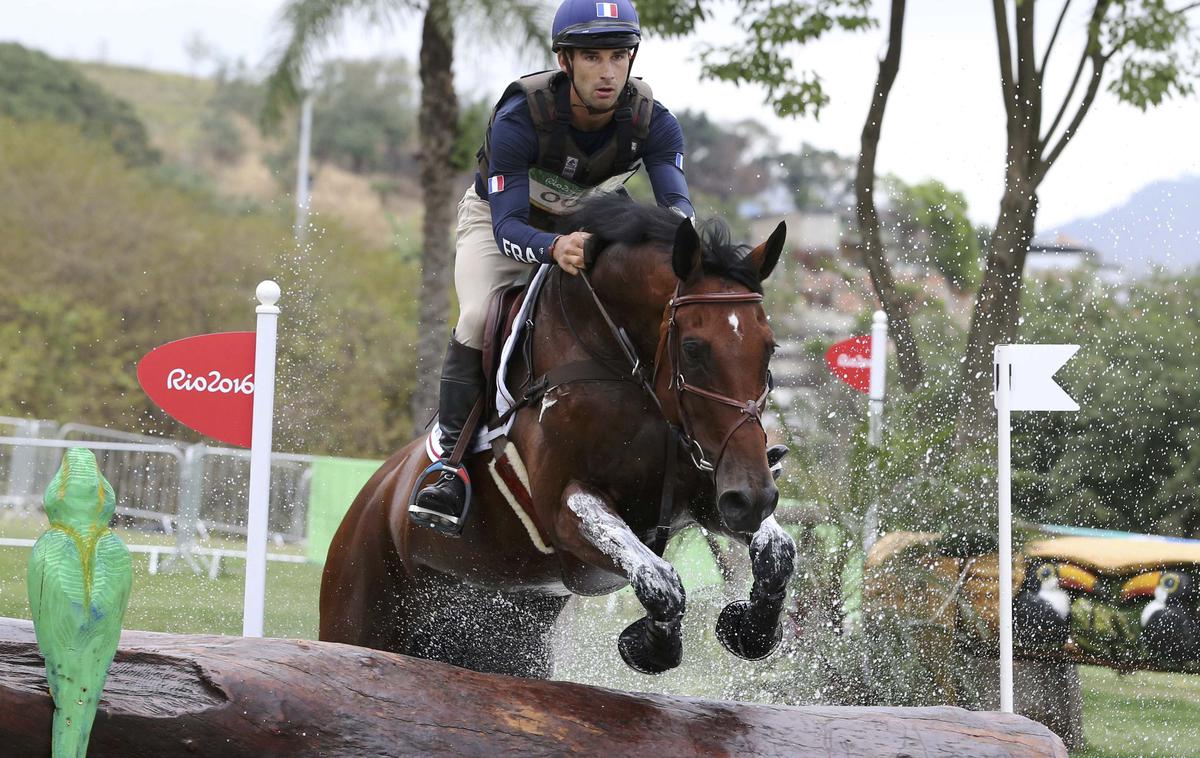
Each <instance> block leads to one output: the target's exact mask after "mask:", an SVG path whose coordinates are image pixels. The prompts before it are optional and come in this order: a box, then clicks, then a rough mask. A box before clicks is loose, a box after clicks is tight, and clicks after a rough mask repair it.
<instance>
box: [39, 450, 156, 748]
mask: <svg viewBox="0 0 1200 758" xmlns="http://www.w3.org/2000/svg"><path fill="white" fill-rule="evenodd" d="M43 502H44V503H45V506H46V516H47V517H48V518H49V519H50V529H49V530H47V531H46V532H45V533H44V534H43V535H42V536H41V537H39V538H38V540H37V542H36V543H34V545H33V553H32V555H30V557H29V575H28V581H29V608H30V610H31V611H32V615H33V630H34V634H35V635H36V636H37V642H38V647H39V648H40V649H41V651H42V655H43V656H44V657H45V659H46V678H47V679H48V680H49V684H50V695H51V697H53V698H54V723H53V732H52V738H51V739H52V742H51V745H52V751H51V752H52V755H53V756H54V758H83V756H85V755H87V745H88V738H89V736H90V735H91V731H92V721H93V719H95V717H96V706H97V704H98V703H99V701H100V691H101V690H102V689H103V688H104V680H105V679H106V678H107V677H108V669H109V666H111V665H112V660H113V655H114V654H115V653H116V650H117V641H118V639H119V638H120V636H121V621H122V619H123V618H124V616H125V608H126V606H127V605H128V603H129V590H130V586H131V585H132V583H133V572H132V567H131V563H130V560H129V550H128V549H127V548H126V547H125V544H124V543H123V542H121V540H120V538H118V537H117V536H116V535H115V534H113V532H112V530H110V529H109V528H108V521H109V519H111V518H112V516H113V512H114V511H115V510H116V496H115V495H114V494H113V488H112V485H110V484H109V483H108V480H106V479H105V478H104V476H103V475H102V474H101V473H100V468H99V467H98V466H97V465H96V456H95V455H93V454H92V452H91V451H90V450H86V449H83V448H72V449H70V450H68V451H67V454H66V455H65V456H64V457H63V461H62V465H61V466H60V467H59V469H58V473H57V474H55V475H54V478H53V479H52V480H51V481H50V485H49V486H48V487H46V494H45V497H44V499H43Z"/></svg>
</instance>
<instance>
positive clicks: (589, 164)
mask: <svg viewBox="0 0 1200 758" xmlns="http://www.w3.org/2000/svg"><path fill="white" fill-rule="evenodd" d="M640 42H641V28H640V25H639V23H638V16H637V11H636V10H634V7H633V5H632V3H631V2H630V0H615V2H603V3H601V2H595V0H565V2H563V4H562V5H561V6H560V7H559V9H558V12H557V13H555V16H554V24H553V47H552V49H553V51H554V52H556V53H557V54H558V66H559V70H557V71H544V72H541V73H537V74H530V75H528V76H525V77H522V78H521V79H519V80H517V81H516V82H513V83H512V84H510V85H509V86H508V88H507V89H505V91H504V94H503V95H502V96H501V98H500V101H499V102H498V103H497V104H496V107H495V109H494V110H493V111H492V116H491V120H490V122H489V124H488V130H487V134H486V137H485V139H484V144H483V146H482V147H481V148H480V150H479V154H478V157H479V168H478V171H477V173H476V175H475V182H474V184H472V186H470V187H468V188H467V191H466V193H464V194H463V197H462V200H461V201H460V202H459V205H458V230H457V249H456V254H455V262H454V287H455V290H456V292H457V294H458V301H459V318H458V324H457V325H456V326H455V329H454V336H453V337H452V338H451V340H450V345H449V347H448V349H447V351H446V358H445V362H444V363H443V365H442V379H441V391H440V398H439V404H438V424H439V426H440V430H441V446H442V457H441V465H442V473H441V475H440V476H439V477H438V479H437V480H436V481H435V482H433V483H432V484H431V485H429V486H428V487H425V488H424V489H422V490H421V491H420V493H418V495H417V498H416V502H415V503H414V504H413V505H412V506H411V507H410V509H409V517H410V518H411V519H412V521H413V522H414V523H416V524H420V525H422V526H429V527H432V528H433V529H435V530H437V531H439V532H442V533H443V534H448V535H457V534H459V533H461V531H462V527H463V523H462V522H463V518H462V516H463V508H464V504H465V499H466V490H467V485H468V481H469V480H468V478H467V472H466V468H465V467H464V466H462V465H461V460H462V457H463V452H464V450H465V447H466V446H467V445H469V444H470V440H469V437H470V435H471V434H472V433H473V429H471V428H469V427H470V426H471V422H473V420H474V419H472V415H473V414H472V410H473V409H474V408H475V406H476V404H477V402H478V401H479V399H480V397H481V396H482V393H483V391H484V387H485V382H486V378H485V376H484V368H483V362H482V359H481V349H482V346H483V339H484V337H483V334H484V322H485V319H486V313H487V303H488V300H489V298H490V296H491V295H492V294H493V293H495V292H496V291H498V290H501V289H504V288H505V287H508V286H510V285H512V284H518V283H520V282H523V281H524V280H525V279H526V278H528V276H529V273H530V267H531V265H536V264H547V263H556V264H558V266H560V267H561V268H562V269H563V270H564V271H566V272H567V273H568V274H572V275H575V274H578V273H579V271H580V270H582V269H583V267H584V244H585V243H586V241H587V240H588V238H589V237H590V236H591V235H590V234H589V233H587V232H583V231H576V232H573V233H571V234H565V235H555V234H553V233H552V232H550V231H549V230H550V229H552V228H553V227H554V224H555V217H556V216H559V215H562V214H565V213H567V212H569V211H570V210H571V209H572V208H573V207H574V206H575V205H576V203H577V201H578V199H579V197H580V196H581V195H582V194H583V193H584V192H585V191H586V190H588V189H590V188H594V187H596V186H597V185H599V184H601V183H603V182H605V181H606V180H609V183H610V184H615V185H619V184H620V183H621V182H622V181H623V180H624V179H626V178H628V175H631V174H632V173H633V171H635V170H636V168H637V166H638V164H639V162H640V164H641V165H643V166H645V168H646V173H647V174H648V176H649V179H650V184H651V186H652V188H653V190H654V196H655V198H656V200H657V201H658V204H659V205H660V206H665V207H669V208H671V209H673V210H675V211H676V212H677V213H678V214H679V215H680V216H681V217H683V218H691V217H693V216H694V215H695V211H694V210H693V208H692V204H691V201H690V200H689V198H688V189H687V182H686V180H685V179H684V172H683V154H684V146H683V133H682V130H681V129H680V127H679V122H678V121H676V120H675V117H674V116H673V115H672V114H671V112H670V111H668V110H667V109H666V108H664V107H663V106H662V105H661V104H660V103H659V102H657V101H656V100H654V99H653V95H652V94H651V91H650V87H649V86H648V85H647V84H646V83H645V82H643V81H641V80H640V79H633V78H631V77H630V75H629V73H630V69H631V67H632V65H633V60H634V57H635V56H636V55H637V50H638V45H639V44H640ZM474 415H475V416H476V417H477V416H478V411H477V412H476V413H475V414H474Z"/></svg>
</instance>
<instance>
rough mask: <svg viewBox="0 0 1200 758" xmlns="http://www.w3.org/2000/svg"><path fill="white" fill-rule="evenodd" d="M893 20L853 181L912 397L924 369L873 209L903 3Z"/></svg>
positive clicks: (878, 289)
mask: <svg viewBox="0 0 1200 758" xmlns="http://www.w3.org/2000/svg"><path fill="white" fill-rule="evenodd" d="M891 7H892V16H891V21H890V23H889V27H888V49H887V53H886V54H885V55H884V57H883V60H881V61H880V62H879V75H878V76H877V78H876V79H875V93H874V96H873V97H872V98H871V107H870V109H869V110H868V112H867V120H866V123H865V124H863V130H862V142H861V149H860V150H859V157H858V171H857V173H856V174H855V178H854V197H855V212H856V215H857V217H858V234H859V238H860V243H861V245H862V252H863V260H864V263H866V266H867V273H868V274H869V276H870V280H871V287H872V288H873V289H874V290H875V295H876V296H877V297H878V298H879V302H880V304H881V305H882V306H883V311H884V313H886V314H887V317H888V324H889V326H890V327H891V328H890V331H891V336H892V340H893V342H894V343H895V345H896V357H897V362H898V363H899V365H900V383H901V385H903V386H904V389H905V390H907V391H909V392H912V391H913V390H915V389H916V388H917V387H918V386H919V385H920V384H921V382H922V381H923V380H924V373H925V368H924V366H923V365H922V363H921V355H920V349H919V348H918V346H917V343H916V339H915V338H914V337H913V331H912V325H911V324H910V323H909V321H908V313H907V312H906V311H905V308H904V305H903V303H902V302H901V300H900V298H899V297H898V296H897V293H896V282H895V279H894V278H893V277H892V270H891V266H890V265H889V264H888V260H887V256H886V255H885V254H884V248H883V240H882V236H881V234H880V231H879V213H878V210H877V209H876V207H875V193H874V189H875V159H876V155H877V152H878V148H879V133H880V130H881V128H882V126H883V114H884V111H885V110H886V108H887V101H888V95H889V94H890V93H891V90H892V85H893V84H894V83H895V81H896V74H897V72H898V71H899V69H900V49H901V43H902V42H903V39H904V7H905V0H892V3H891Z"/></svg>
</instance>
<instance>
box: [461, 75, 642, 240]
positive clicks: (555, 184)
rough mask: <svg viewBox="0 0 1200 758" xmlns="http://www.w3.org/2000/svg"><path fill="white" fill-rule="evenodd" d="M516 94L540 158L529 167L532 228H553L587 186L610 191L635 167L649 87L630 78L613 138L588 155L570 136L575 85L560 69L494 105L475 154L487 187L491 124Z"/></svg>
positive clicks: (511, 90)
mask: <svg viewBox="0 0 1200 758" xmlns="http://www.w3.org/2000/svg"><path fill="white" fill-rule="evenodd" d="M518 92H523V93H524V94H525V99H526V102H528V104H529V115H530V117H531V118H532V120H533V126H534V128H535V129H536V130H537V138H538V155H537V161H536V162H535V163H534V165H532V166H530V167H529V206H530V207H529V211H530V213H529V224H530V226H533V227H536V228H539V229H545V230H548V229H552V228H553V226H554V218H553V217H554V216H560V215H564V214H566V213H570V212H571V210H572V208H574V206H576V205H578V203H579V202H580V200H581V199H582V198H583V197H584V196H586V195H587V194H588V192H589V190H592V191H599V192H605V191H612V190H614V189H616V188H617V187H619V186H620V185H622V184H624V183H625V181H626V180H627V179H628V178H629V177H630V176H632V175H633V173H634V172H635V171H637V168H638V165H639V161H640V157H641V148H642V145H643V144H644V143H645V141H646V136H647V135H648V134H649V133H650V119H651V117H652V116H653V113H654V95H653V93H652V92H651V90H650V85H648V84H646V83H645V82H643V81H642V80H641V79H635V78H634V77H630V78H629V81H628V82H627V83H626V84H625V89H624V90H622V92H621V94H620V96H619V97H618V98H617V108H616V110H615V111H614V113H613V121H614V122H615V123H616V128H615V129H614V130H613V134H612V137H611V138H610V139H609V140H608V141H607V142H605V143H604V144H603V145H602V146H601V147H600V148H599V149H598V150H596V151H595V152H593V153H591V154H590V155H589V154H587V153H585V152H584V151H583V150H582V149H580V147H579V145H577V144H575V140H574V139H572V138H571V133H570V126H571V83H570V81H569V80H568V79H567V75H566V74H565V73H563V72H562V71H558V70H553V71H541V72H538V73H536V74H527V75H525V76H523V77H521V78H520V79H518V80H517V81H515V82H513V83H512V84H510V85H508V87H506V88H505V90H504V94H503V95H501V96H500V100H499V101H497V103H496V106H495V107H494V108H492V115H491V118H489V119H488V128H487V131H486V132H485V133H484V138H483V145H482V146H481V147H480V148H479V151H478V152H477V153H476V154H475V157H476V158H477V159H478V161H479V175H480V176H481V177H483V183H484V186H486V185H487V180H488V178H489V166H490V165H491V161H492V123H493V122H494V121H495V120H496V112H497V111H499V110H500V106H501V105H502V104H503V103H504V101H506V100H508V98H510V97H512V96H513V95H515V94H516V93H518ZM602 185H603V186H602ZM610 185H611V186H610Z"/></svg>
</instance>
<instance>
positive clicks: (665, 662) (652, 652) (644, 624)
mask: <svg viewBox="0 0 1200 758" xmlns="http://www.w3.org/2000/svg"><path fill="white" fill-rule="evenodd" d="M617 650H619V651H620V653H621V658H622V659H623V660H624V661H625V663H626V664H628V666H629V668H631V669H633V670H634V671H637V672H640V673H642V674H661V673H663V672H664V671H670V670H671V669H673V668H675V667H676V666H678V665H679V664H680V662H681V661H682V660H683V640H682V637H681V635H680V632H679V625H678V624H677V623H676V624H664V623H661V622H655V621H652V620H651V619H650V617H649V616H645V617H643V618H640V619H638V620H637V621H635V622H633V623H632V624H630V625H629V626H627V627H625V631H623V632H621V637H620V639H618V640H617Z"/></svg>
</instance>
